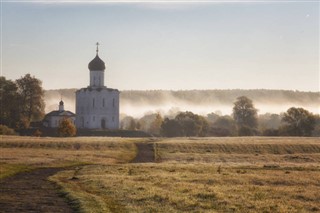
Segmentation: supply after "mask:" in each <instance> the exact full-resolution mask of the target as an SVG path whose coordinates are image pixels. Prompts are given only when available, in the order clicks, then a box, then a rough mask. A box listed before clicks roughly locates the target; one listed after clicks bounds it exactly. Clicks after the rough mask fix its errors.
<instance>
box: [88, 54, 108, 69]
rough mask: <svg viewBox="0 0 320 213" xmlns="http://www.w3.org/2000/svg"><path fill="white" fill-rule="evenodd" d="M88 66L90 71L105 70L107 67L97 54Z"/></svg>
mask: <svg viewBox="0 0 320 213" xmlns="http://www.w3.org/2000/svg"><path fill="white" fill-rule="evenodd" d="M88 68H89V70H90V71H104V70H105V69H106V66H105V64H104V62H103V61H102V60H101V59H100V58H99V56H98V54H97V55H96V57H95V58H94V59H93V60H92V61H90V63H89V65H88Z"/></svg>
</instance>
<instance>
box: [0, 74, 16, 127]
mask: <svg viewBox="0 0 320 213" xmlns="http://www.w3.org/2000/svg"><path fill="white" fill-rule="evenodd" d="M17 91H18V87H17V85H16V84H15V83H14V82H13V81H11V80H6V78H5V77H2V76H1V77H0V103H1V106H0V107H1V110H0V118H1V119H0V124H3V125H6V126H8V127H10V128H16V126H17V124H18V122H19V120H20V113H19V94H18V92H17Z"/></svg>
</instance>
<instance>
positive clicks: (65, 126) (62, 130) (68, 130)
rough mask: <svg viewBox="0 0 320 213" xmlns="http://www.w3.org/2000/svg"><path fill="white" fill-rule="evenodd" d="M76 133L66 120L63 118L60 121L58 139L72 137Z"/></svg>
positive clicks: (70, 122) (68, 120) (69, 121)
mask: <svg viewBox="0 0 320 213" xmlns="http://www.w3.org/2000/svg"><path fill="white" fill-rule="evenodd" d="M76 133H77V129H76V127H75V126H74V124H73V123H72V121H71V120H70V119H68V118H64V119H62V120H61V121H60V123H59V126H58V134H59V136H60V137H72V136H75V135H76Z"/></svg>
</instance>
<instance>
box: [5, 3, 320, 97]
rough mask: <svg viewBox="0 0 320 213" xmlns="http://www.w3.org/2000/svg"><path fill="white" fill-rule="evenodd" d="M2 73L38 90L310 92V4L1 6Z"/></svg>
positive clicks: (313, 68)
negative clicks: (97, 75) (100, 67)
mask: <svg viewBox="0 0 320 213" xmlns="http://www.w3.org/2000/svg"><path fill="white" fill-rule="evenodd" d="M1 6H2V8H1V9H2V32H1V37H2V47H1V48H2V66H1V67H2V75H4V76H5V77H7V78H8V79H17V78H19V77H20V76H23V75H24V74H26V73H31V74H32V75H35V76H36V77H38V78H40V79H41V80H42V81H43V86H44V88H45V89H55V88H81V87H86V86H87V85H88V84H89V71H88V69H87V65H88V63H89V61H90V60H92V59H93V58H94V56H95V42H97V41H99V42H100V43H101V45H100V54H99V55H100V57H101V58H102V59H103V60H104V61H105V62H106V65H107V70H106V75H105V76H106V77H105V81H106V85H107V86H108V87H112V88H118V89H120V90H124V89H175V90H177V89H236V88H241V89H259V88H265V89H289V90H302V91H319V81H320V79H319V2H316V1H313V2H312V1H310V2H305V1H301V2H288V1H287V2H283V1H282V2H246V3H244V2H233V3H232V2H228V3H225V2H212V3H208V2H207V3H204V2H202V3H200V2H194V3H186V2H184V3H146V2H144V3H142V2H141V3H88V2H87V3H79V2H78V3H62V2H59V1H51V3H48V2H27V3H25V2H9V1H8V2H2V3H1Z"/></svg>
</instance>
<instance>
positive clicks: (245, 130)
mask: <svg viewBox="0 0 320 213" xmlns="http://www.w3.org/2000/svg"><path fill="white" fill-rule="evenodd" d="M238 135H239V136H255V135H259V132H258V131H257V130H256V129H254V128H251V127H248V126H242V127H240V128H239V130H238Z"/></svg>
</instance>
